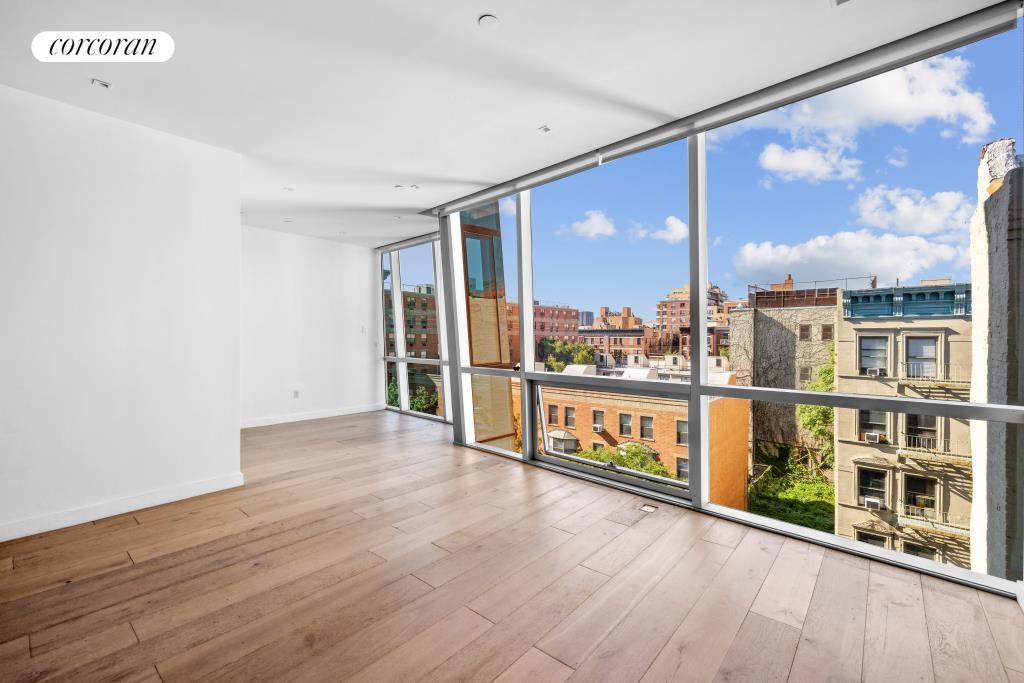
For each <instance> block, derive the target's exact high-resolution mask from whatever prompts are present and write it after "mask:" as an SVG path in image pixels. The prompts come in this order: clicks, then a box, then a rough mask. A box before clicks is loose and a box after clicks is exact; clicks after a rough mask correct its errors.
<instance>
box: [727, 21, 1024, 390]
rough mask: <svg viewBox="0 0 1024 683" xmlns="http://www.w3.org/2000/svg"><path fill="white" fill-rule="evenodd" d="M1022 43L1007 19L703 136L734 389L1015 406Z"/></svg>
mask: <svg viewBox="0 0 1024 683" xmlns="http://www.w3.org/2000/svg"><path fill="white" fill-rule="evenodd" d="M1022 44H1024V29H1022V28H1021V24H1020V21H1019V20H1018V24H1017V27H1016V29H1014V30H1012V31H1010V32H1006V33H1002V34H1000V35H997V36H992V37H990V38H987V39H984V40H982V41H980V42H977V43H974V44H971V45H967V46H965V47H963V48H959V49H956V50H953V51H951V52H948V53H945V54H941V55H938V56H935V57H932V58H929V59H926V60H923V61H920V62H917V63H914V64H910V65H908V66H905V67H903V68H900V69H896V70H893V71H891V72H888V73H883V74H879V75H877V76H874V77H872V78H869V79H866V80H864V81H861V82H858V83H853V84H850V85H847V86H845V87H842V88H838V89H836V90H833V91H830V92H827V93H824V94H821V95H818V96H815V97H812V98H809V99H806V100H804V101H801V102H797V103H794V104H792V105H788V106H785V107H781V108H779V109H777V110H774V111H770V112H766V113H764V114H762V115H758V116H755V117H752V118H749V119H746V120H743V121H738V122H736V123H733V124H730V125H728V126H725V127H722V128H720V129H717V130H715V131H713V132H712V133H710V134H709V149H708V193H709V195H708V223H709V226H710V228H709V229H710V233H711V234H710V236H709V245H708V252H707V253H708V263H709V265H708V269H709V274H710V276H711V279H712V280H713V281H715V282H717V283H719V284H721V285H722V286H723V287H725V289H726V290H728V291H729V292H730V293H738V292H743V293H744V294H745V297H744V299H743V301H742V303H740V304H738V305H737V306H736V307H735V308H734V309H731V310H730V311H729V313H728V316H727V319H728V328H729V330H730V339H729V354H730V361H731V365H732V369H733V370H734V371H735V373H736V376H737V380H738V383H739V384H746V385H753V386H760V387H773V388H787V389H788V388H801V386H802V384H803V382H804V381H806V380H801V372H803V376H804V377H806V376H807V371H806V370H803V371H802V370H801V368H811V369H812V370H811V380H810V381H809V382H808V386H809V388H812V389H814V390H817V391H840V392H844V393H858V394H869V395H886V396H895V395H900V396H907V397H911V398H930V399H942V400H949V401H968V400H970V401H975V402H987V403H998V404H1007V403H1016V404H1020V403H1024V396H1022V394H1021V391H1022V386H1021V385H1024V383H1011V385H1012V386H1011V385H1007V383H1005V382H1003V381H1002V380H1001V378H1004V377H1006V376H1007V375H1008V374H1010V375H1012V374H1014V373H1015V372H1016V370H1015V368H1017V367H1019V365H1020V362H1021V359H1020V349H1022V348H1024V339H1022V338H1021V337H1022V336H1024V332H1022V330H1024V326H1022V325H1021V324H1020V317H1021V315H1022V311H1024V302H1022V298H1021V294H1020V293H1021V292H1022V291H1024V242H1021V241H1020V240H1018V239H1016V238H1015V237H1014V236H1013V235H1015V234H1016V231H1018V230H1020V227H1019V226H1020V221H1021V211H1020V209H1019V206H1020V205H1019V197H1021V196H1022V194H1024V192H1022V190H1024V186H1022V173H1024V171H1021V170H1020V168H1019V162H1018V161H1017V160H1016V159H1017V157H1016V155H1017V154H1019V153H1020V152H1021V151H1022V150H1021V141H1022V135H1024V63H1022V60H1021V59H1020V54H1021V50H1022V47H1024V45H1022ZM1013 197H1016V198H1018V199H1013ZM1014 204H1016V206H1017V207H1018V208H1014V206H1013V205H1014ZM1007 350H1008V351H1007ZM815 371H816V372H815ZM815 375H816V376H815Z"/></svg>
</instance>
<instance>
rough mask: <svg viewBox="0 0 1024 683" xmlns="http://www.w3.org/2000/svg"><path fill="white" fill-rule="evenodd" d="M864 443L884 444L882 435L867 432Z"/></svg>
mask: <svg viewBox="0 0 1024 683" xmlns="http://www.w3.org/2000/svg"><path fill="white" fill-rule="evenodd" d="M864 441H866V442H867V443H882V435H881V434H876V433H874V432H865V433H864Z"/></svg>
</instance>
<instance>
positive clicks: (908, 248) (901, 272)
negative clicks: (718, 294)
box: [733, 230, 959, 284]
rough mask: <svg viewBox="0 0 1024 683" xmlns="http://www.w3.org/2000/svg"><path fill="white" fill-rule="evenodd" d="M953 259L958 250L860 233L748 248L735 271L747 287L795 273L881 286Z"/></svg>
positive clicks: (738, 255)
mask: <svg viewBox="0 0 1024 683" xmlns="http://www.w3.org/2000/svg"><path fill="white" fill-rule="evenodd" d="M957 258H959V253H958V250H957V249H956V248H954V247H952V246H948V245H944V244H936V243H935V242H934V241H932V240H928V239H925V238H923V237H920V236H917V235H892V234H881V235H879V234H876V233H873V232H871V231H869V230H858V231H856V232H839V233H836V234H834V235H819V236H817V237H813V238H811V239H809V240H807V241H806V242H802V243H800V244H775V243H773V242H770V241H766V242H748V243H747V244H744V245H743V247H741V248H740V250H739V251H738V252H737V253H736V256H735V257H733V267H734V269H735V270H736V272H737V273H738V274H739V275H740V276H741V277H743V278H746V279H747V281H748V282H778V281H781V280H782V279H783V278H785V276H786V274H787V273H793V274H794V276H795V277H797V278H798V279H800V280H829V279H834V278H844V277H860V276H864V275H877V276H878V279H879V281H880V283H881V284H889V283H892V282H895V280H896V278H900V279H901V280H910V279H912V278H913V277H914V276H915V275H916V274H918V273H920V272H921V271H923V270H926V269H928V268H931V267H933V266H935V265H937V264H939V263H944V262H951V261H953V260H954V259H957Z"/></svg>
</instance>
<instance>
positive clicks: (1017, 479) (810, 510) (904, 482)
mask: <svg viewBox="0 0 1024 683" xmlns="http://www.w3.org/2000/svg"><path fill="white" fill-rule="evenodd" d="M719 400H722V399H715V400H713V401H711V406H712V407H713V406H714V404H715V403H716V402H718V401H719ZM712 410H713V408H712ZM749 410H750V415H751V418H750V422H751V432H750V437H749V441H748V440H747V438H746V436H745V435H744V438H743V441H744V444H743V446H744V455H745V456H747V457H749V459H750V470H749V484H748V486H747V488H746V509H747V510H748V511H749V512H753V513H755V514H758V515H763V516H765V517H771V518H773V519H776V520H780V521H783V522H789V523H791V524H796V525H799V526H803V527H807V528H810V529H817V530H818V531H824V532H828V533H834V534H837V535H839V536H843V537H846V538H851V539H858V540H861V541H863V542H867V543H872V544H875V545H882V546H883V547H887V548H890V549H892V550H897V551H901V552H907V553H911V554H914V555H915V556H917V557H926V558H933V559H934V560H935V561H936V562H940V563H943V564H948V565H952V566H956V567H962V568H965V569H971V570H973V571H976V572H980V573H984V574H989V575H992V576H998V577H1002V578H1011V579H1014V580H1016V579H1019V578H1020V577H1021V574H1022V567H1021V564H1022V557H1024V530H1022V524H1021V523H1022V521H1024V516H1022V515H1024V502H1022V500H1021V495H1020V493H1019V492H1020V491H1021V484H1022V472H1024V462H1022V460H1021V450H1022V447H1021V443H1022V440H1024V431H1022V430H1021V427H1020V425H1011V424H1005V423H1001V422H986V421H983V420H963V419H953V418H945V417H938V418H937V417H934V416H915V415H903V414H896V413H886V412H884V411H877V410H872V409H870V408H865V409H861V410H856V409H852V408H836V409H832V408H829V407H826V406H818V405H810V404H802V405H790V404H784V403H774V402H766V401H752V402H751V403H750V407H749ZM713 414H714V413H713V412H712V415H713ZM912 432H916V433H912ZM872 434H874V435H876V436H877V437H878V438H869V437H870V436H871V435H872ZM735 436H736V435H735V434H734V433H732V432H723V431H722V430H716V429H715V428H714V427H713V426H712V428H711V431H710V434H709V439H708V449H709V454H710V456H709V457H710V472H709V476H710V478H711V480H712V482H714V481H715V480H716V478H718V477H720V476H722V473H729V472H732V471H733V463H734V462H735V461H736V460H739V459H740V458H738V457H737V456H736V455H734V454H733V453H732V449H733V448H734V444H733V441H731V440H730V439H734V438H735ZM976 454H980V455H981V457H977V456H976ZM979 484H983V486H984V488H985V490H986V491H987V494H986V495H985V496H975V494H974V492H975V491H977V490H978V488H979ZM712 486H714V483H712ZM730 506H731V507H736V508H737V509H744V508H743V507H742V504H740V503H733V504H730Z"/></svg>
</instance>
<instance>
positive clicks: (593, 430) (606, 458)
mask: <svg viewBox="0 0 1024 683" xmlns="http://www.w3.org/2000/svg"><path fill="white" fill-rule="evenodd" d="M538 391H539V400H540V405H541V406H543V409H542V410H538V420H539V422H538V428H539V429H540V436H541V443H540V452H541V453H542V454H544V455H546V456H548V457H549V458H554V459H555V460H556V461H558V462H560V463H563V464H572V465H575V466H577V467H585V468H587V469H588V470H591V471H592V472H593V473H594V474H598V475H601V476H608V475H609V474H611V475H614V476H615V477H616V478H620V479H621V478H622V477H624V476H625V477H627V478H628V479H630V480H635V481H633V483H636V484H638V485H646V483H653V484H657V485H659V486H662V487H665V486H667V487H670V488H672V487H677V488H679V494H678V495H686V494H687V490H686V485H687V484H688V476H689V449H688V446H687V444H686V442H685V441H684V442H683V443H679V442H678V440H677V426H678V424H679V423H681V424H684V425H685V424H686V423H687V422H686V420H687V402H686V401H682V400H676V399H664V398H651V397H639V396H630V395H627V394H619V393H614V392H608V391H592V390H585V389H575V388H567V387H553V386H543V387H540V388H539V389H538ZM745 405H746V402H745V401H736V400H734V399H723V402H722V403H720V404H719V408H721V409H722V410H719V411H716V412H715V413H714V416H715V419H714V425H715V429H718V430H723V431H724V430H733V431H735V432H736V433H742V434H743V435H745V434H746V433H747V430H748V428H749V425H748V424H747V422H746V419H747V413H746V410H745V409H744V408H745ZM567 411H568V412H569V413H570V414H571V415H572V416H573V420H572V424H571V425H569V424H552V423H551V422H550V421H549V420H548V419H547V418H548V417H549V415H552V414H556V413H557V414H558V415H565V414H566V412H567ZM734 450H735V452H736V454H737V457H738V458H740V459H741V460H742V462H740V461H738V460H737V461H736V462H735V463H734V465H735V468H734V471H733V473H732V474H733V481H731V482H730V481H727V480H726V478H725V477H724V476H723V477H721V478H720V479H719V480H717V481H715V482H713V483H712V493H711V495H712V499H713V500H716V501H722V502H723V504H729V503H735V502H737V501H738V500H741V499H743V498H744V497H745V491H746V481H747V479H746V472H747V462H746V458H747V454H746V443H745V440H744V441H742V442H738V443H737V448H735V449H734ZM568 455H571V456H574V457H572V458H567V457H565V456H568ZM591 463H599V464H594V465H591ZM608 463H611V465H612V466H608ZM645 482H646V483H645Z"/></svg>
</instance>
